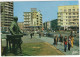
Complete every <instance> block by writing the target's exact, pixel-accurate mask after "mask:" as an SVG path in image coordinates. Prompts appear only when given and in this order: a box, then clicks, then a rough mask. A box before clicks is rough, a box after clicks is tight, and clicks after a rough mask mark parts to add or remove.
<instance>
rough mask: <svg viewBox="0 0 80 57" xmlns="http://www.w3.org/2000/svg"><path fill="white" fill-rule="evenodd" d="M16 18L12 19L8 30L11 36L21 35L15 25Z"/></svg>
mask: <svg viewBox="0 0 80 57" xmlns="http://www.w3.org/2000/svg"><path fill="white" fill-rule="evenodd" d="M17 21H18V18H17V17H14V21H13V22H12V24H11V26H10V28H9V30H10V33H11V34H12V35H20V34H23V33H22V32H21V30H20V28H19V26H18V24H17Z"/></svg>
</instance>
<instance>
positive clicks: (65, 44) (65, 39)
mask: <svg viewBox="0 0 80 57" xmlns="http://www.w3.org/2000/svg"><path fill="white" fill-rule="evenodd" d="M66 48H67V36H65V38H64V51H65V52H66Z"/></svg>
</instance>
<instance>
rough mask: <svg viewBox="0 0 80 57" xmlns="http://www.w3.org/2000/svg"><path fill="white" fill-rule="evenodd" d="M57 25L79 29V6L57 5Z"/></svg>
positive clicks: (65, 28) (63, 27)
mask: <svg viewBox="0 0 80 57" xmlns="http://www.w3.org/2000/svg"><path fill="white" fill-rule="evenodd" d="M58 26H60V28H62V29H64V30H71V29H73V30H75V29H79V6H78V5H69V6H59V7H58Z"/></svg>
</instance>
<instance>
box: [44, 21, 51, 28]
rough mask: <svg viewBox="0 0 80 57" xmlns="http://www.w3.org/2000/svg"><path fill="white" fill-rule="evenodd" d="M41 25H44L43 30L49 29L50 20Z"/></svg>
mask: <svg viewBox="0 0 80 57" xmlns="http://www.w3.org/2000/svg"><path fill="white" fill-rule="evenodd" d="M43 27H44V30H50V29H51V21H48V22H44V23H43Z"/></svg>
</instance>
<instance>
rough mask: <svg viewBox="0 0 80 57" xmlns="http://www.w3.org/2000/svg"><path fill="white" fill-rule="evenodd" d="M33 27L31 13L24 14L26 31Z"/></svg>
mask: <svg viewBox="0 0 80 57" xmlns="http://www.w3.org/2000/svg"><path fill="white" fill-rule="evenodd" d="M32 25H33V24H32V19H31V12H24V29H25V30H28V29H29V26H32Z"/></svg>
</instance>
